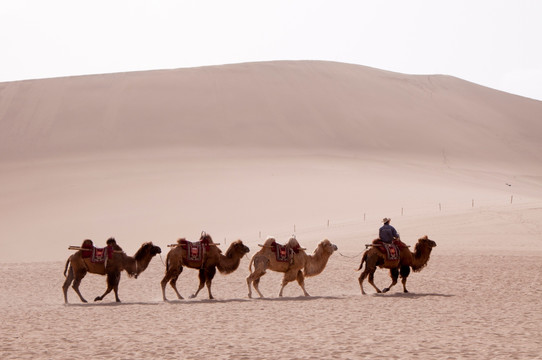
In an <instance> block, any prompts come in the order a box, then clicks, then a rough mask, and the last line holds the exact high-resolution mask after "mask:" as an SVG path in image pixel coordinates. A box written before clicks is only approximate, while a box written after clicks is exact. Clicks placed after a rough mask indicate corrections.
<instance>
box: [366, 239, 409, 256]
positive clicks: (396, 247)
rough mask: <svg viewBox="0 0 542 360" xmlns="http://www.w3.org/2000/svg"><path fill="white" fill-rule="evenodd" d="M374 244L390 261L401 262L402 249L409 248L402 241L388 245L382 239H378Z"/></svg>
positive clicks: (395, 241)
mask: <svg viewBox="0 0 542 360" xmlns="http://www.w3.org/2000/svg"><path fill="white" fill-rule="evenodd" d="M373 244H374V245H375V246H376V247H377V248H378V249H379V250H380V251H381V252H383V253H384V254H386V258H387V259H388V260H390V261H394V260H399V257H400V254H401V249H402V248H404V249H406V248H407V245H406V244H405V243H404V242H402V241H401V240H394V241H393V243H391V244H387V243H384V242H382V240H380V239H376V240H374V241H373Z"/></svg>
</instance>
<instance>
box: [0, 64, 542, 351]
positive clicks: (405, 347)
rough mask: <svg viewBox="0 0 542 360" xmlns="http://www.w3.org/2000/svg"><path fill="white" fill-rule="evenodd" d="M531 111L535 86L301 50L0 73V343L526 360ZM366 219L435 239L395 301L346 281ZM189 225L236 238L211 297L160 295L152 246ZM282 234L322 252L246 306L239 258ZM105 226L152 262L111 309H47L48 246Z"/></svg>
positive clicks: (95, 233)
mask: <svg viewBox="0 0 542 360" xmlns="http://www.w3.org/2000/svg"><path fill="white" fill-rule="evenodd" d="M540 119H542V102H540V101H535V100H531V99H527V98H522V97H519V96H515V95H512V94H507V93H503V92H499V91H496V90H493V89H489V88H485V87H482V86H479V85H476V84H473V83H469V82H466V81H464V80H461V79H457V78H454V77H451V76H444V75H428V76H419V75H418V76H414V75H406V74H397V73H391V72H387V71H382V70H378V69H374V68H367V67H363V66H359V65H351V64H342V63H331V62H320V61H296V62H291V61H279V62H265V63H247V64H234V65H224V66H213V67H202V68H193V69H176V70H164V71H149V72H136V73H122V74H106V75H93V76H80V77H68V78H57V79H45V80H29V81H20V82H9V83H0V173H1V174H2V176H1V177H0V219H1V220H0V221H1V226H0V248H1V250H2V251H1V252H0V267H1V269H2V271H1V274H2V276H1V277H0V289H1V290H2V291H0V314H1V319H2V322H1V325H0V334H1V335H0V358H2V359H38V358H39V359H65V358H70V359H84V358H120V359H147V358H186V359H196V358H197V359H201V358H209V359H276V358H287V359H317V358H321V359H328V358H337V359H353V358H367V359H373V358H392V359H406V358H419V359H435V358H450V359H527V358H528V359H531V358H542V355H540V350H541V349H542V341H541V340H540V339H541V338H542V337H541V335H542V325H541V324H542V312H541V311H540V304H541V291H542V290H541V288H540V283H541V279H540V274H541V272H542V262H541V260H542V235H541V231H542V155H541V154H542V122H541V121H540ZM383 217H391V218H392V225H393V226H395V227H396V228H397V230H398V231H399V233H400V234H401V238H402V239H403V241H404V242H405V243H407V244H408V245H412V246H413V245H414V244H415V243H416V241H417V239H418V238H420V237H422V236H423V235H428V236H429V238H431V239H433V240H434V241H436V243H437V247H436V248H434V249H433V252H432V254H431V258H430V260H429V263H428V266H427V267H426V268H424V269H423V270H422V271H421V272H417V273H411V275H410V277H409V279H408V283H407V286H408V289H409V291H410V292H409V293H408V294H405V293H403V292H402V288H401V286H400V284H399V285H397V286H396V287H394V288H392V290H391V291H390V292H389V293H386V294H376V293H375V292H374V290H373V289H372V288H370V287H369V285H368V284H367V283H366V284H365V289H366V291H367V292H368V294H367V295H364V296H362V295H361V292H360V288H359V284H358V280H357V279H358V277H359V274H360V272H358V271H356V269H357V267H358V265H359V262H360V258H361V254H362V252H363V250H364V249H365V246H364V245H365V244H367V243H369V242H371V240H373V239H374V238H376V237H377V236H378V228H379V226H380V225H381V219H382V218H383ZM201 231H206V232H207V233H209V234H211V236H213V239H214V240H215V241H216V242H220V243H221V245H220V247H221V248H222V250H223V251H225V249H226V248H227V246H228V244H229V243H231V242H232V241H234V240H236V239H242V240H243V242H244V243H245V244H246V245H248V246H249V247H250V249H251V252H250V254H249V256H248V257H246V258H243V259H242V261H241V265H240V267H239V269H238V270H237V271H236V272H234V273H233V274H229V275H221V274H217V275H216V277H215V279H214V281H213V294H214V296H215V298H216V299H215V300H208V299H207V294H206V291H202V292H201V293H200V294H199V296H198V297H197V298H195V299H185V300H171V301H169V302H163V301H162V295H161V290H160V280H161V279H162V276H163V274H164V263H163V261H165V259H166V255H167V251H168V247H167V245H168V244H171V243H174V242H175V241H176V239H177V238H179V237H186V238H188V239H189V240H192V241H195V240H197V239H198V238H199V234H200V233H201ZM291 234H295V235H296V237H297V239H298V241H299V242H300V243H301V245H302V246H305V247H306V248H308V252H312V250H313V249H314V248H315V247H316V245H317V244H318V243H319V242H320V241H321V240H323V239H325V238H327V239H329V240H330V241H331V242H333V243H334V244H336V245H337V246H338V251H337V252H336V253H334V254H333V255H332V256H331V258H330V260H329V263H328V265H327V267H326V269H325V270H324V272H323V273H322V274H320V275H318V276H316V277H311V278H308V279H306V281H305V284H306V288H307V291H308V292H309V293H310V294H311V296H310V297H304V296H302V295H303V293H302V291H301V289H300V288H299V286H298V285H297V284H296V283H295V282H294V283H290V284H289V285H288V286H287V287H286V288H285V293H284V295H285V296H284V297H282V298H279V297H277V295H278V291H279V289H280V282H281V274H278V273H268V274H266V275H265V276H264V277H263V278H262V281H261V283H260V289H261V290H262V292H263V294H264V295H265V298H264V299H258V298H253V299H249V298H248V297H247V285H246V282H245V278H246V277H247V276H248V274H249V270H248V263H249V259H250V256H252V255H253V254H254V253H255V252H256V251H258V250H259V246H258V244H261V243H263V241H264V240H265V238H266V237H267V236H270V235H271V236H275V237H276V238H277V239H278V240H279V242H286V241H287V239H288V238H289V237H290V236H291ZM110 236H114V237H115V238H116V239H117V242H118V243H119V244H120V245H121V246H122V247H123V248H124V250H126V252H127V253H128V254H129V255H132V254H133V253H134V252H135V251H136V250H137V249H138V248H139V246H140V245H141V244H142V243H143V242H146V241H152V242H153V243H154V244H156V245H159V246H160V247H161V248H162V251H163V253H162V256H161V257H155V258H154V259H153V261H152V262H151V264H150V266H149V268H148V269H147V271H146V272H144V273H143V274H142V275H141V276H140V277H139V278H138V279H133V278H128V276H126V274H123V275H122V279H121V283H120V291H119V296H120V298H121V300H122V303H120V304H117V303H115V302H114V296H113V295H112V294H110V295H108V296H107V297H106V298H105V299H104V300H103V301H102V302H100V303H88V304H83V303H81V302H80V301H79V299H78V298H77V296H76V294H75V293H74V292H73V290H72V289H70V290H69V292H68V299H69V302H70V303H69V304H68V305H64V303H63V296H62V289H61V286H62V283H63V281H64V276H63V275H62V271H63V269H64V264H65V261H66V259H67V258H68V257H69V256H70V255H71V254H72V251H70V250H68V246H69V245H80V244H81V242H82V241H83V240H84V239H86V238H90V239H92V240H93V241H94V242H95V244H96V245H97V246H104V245H105V241H106V239H107V238H108V237H110ZM389 281H390V279H389V275H388V271H387V270H383V269H379V270H377V273H376V276H375V282H376V284H377V285H378V286H379V287H380V288H383V287H385V286H387V285H388V284H389ZM105 285H106V284H105V278H104V277H101V276H99V275H92V274H89V275H87V276H86V277H85V278H84V279H83V282H82V285H81V291H82V293H83V295H85V297H86V298H87V299H89V300H91V299H93V298H94V297H95V296H97V295H101V294H102V293H103V291H104V290H105ZM178 287H179V289H180V291H181V293H182V294H183V296H184V297H185V298H188V296H189V295H190V294H192V293H193V292H194V291H195V290H196V288H197V272H196V271H195V270H192V269H185V271H184V272H183V273H182V274H181V276H180V277H179V281H178ZM167 295H168V298H169V299H174V298H175V297H174V293H173V291H172V289H171V288H169V287H168V288H167Z"/></svg>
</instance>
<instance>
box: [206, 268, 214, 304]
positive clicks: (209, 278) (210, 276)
mask: <svg viewBox="0 0 542 360" xmlns="http://www.w3.org/2000/svg"><path fill="white" fill-rule="evenodd" d="M215 274H216V267H214V266H213V267H212V268H209V269H208V271H207V280H206V281H205V285H207V290H208V291H209V299H214V297H213V294H211V284H212V283H213V278H214V277H215Z"/></svg>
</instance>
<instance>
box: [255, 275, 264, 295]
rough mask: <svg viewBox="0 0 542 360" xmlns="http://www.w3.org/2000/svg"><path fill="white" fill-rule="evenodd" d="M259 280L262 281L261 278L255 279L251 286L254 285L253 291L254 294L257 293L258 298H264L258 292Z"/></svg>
mask: <svg viewBox="0 0 542 360" xmlns="http://www.w3.org/2000/svg"><path fill="white" fill-rule="evenodd" d="M264 274H265V272H264ZM262 275H263V274H262ZM261 279H262V278H261V277H259V278H257V279H255V280H254V282H253V283H252V285H254V289H255V290H256V292H257V293H258V296H259V297H260V298H263V297H264V296H263V294H262V292H261V291H260V280H261Z"/></svg>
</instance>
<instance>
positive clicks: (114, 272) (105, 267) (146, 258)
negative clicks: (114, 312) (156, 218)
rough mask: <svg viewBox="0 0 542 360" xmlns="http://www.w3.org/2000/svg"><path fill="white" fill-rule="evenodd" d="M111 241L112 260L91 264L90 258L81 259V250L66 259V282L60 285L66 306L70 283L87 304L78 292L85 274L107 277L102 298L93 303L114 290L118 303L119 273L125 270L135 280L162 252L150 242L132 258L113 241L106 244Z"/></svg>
mask: <svg viewBox="0 0 542 360" xmlns="http://www.w3.org/2000/svg"><path fill="white" fill-rule="evenodd" d="M111 240H113V244H114V245H113V248H114V249H116V251H115V252H114V254H113V256H112V258H111V259H109V260H108V261H107V262H106V263H93V262H91V260H90V258H88V257H85V258H84V257H83V250H79V251H77V252H76V253H74V254H73V255H71V256H70V257H69V258H68V260H67V261H66V266H65V267H64V276H65V277H66V280H65V281H64V285H62V289H63V291H64V302H65V303H66V304H67V303H68V288H69V287H70V284H71V283H72V281H73V286H72V287H73V289H74V290H75V292H76V293H77V295H79V298H80V299H81V301H82V302H84V303H86V302H87V301H86V300H85V298H83V295H81V292H80V291H79V285H80V283H81V280H82V279H83V278H84V277H85V275H86V274H87V272H88V273H91V274H99V275H107V289H106V291H105V293H104V294H103V295H102V296H97V297H96V298H95V299H94V301H100V300H102V299H103V298H104V297H105V296H106V295H107V294H109V293H110V292H111V290H114V292H115V300H116V302H120V299H119V295H118V290H119V282H120V274H121V272H122V271H123V270H126V272H127V273H128V276H130V277H132V276H133V277H135V278H136V279H137V277H138V276H139V274H141V273H142V272H143V271H145V269H146V268H147V266H148V265H149V263H150V262H151V260H152V258H153V257H154V256H155V255H156V254H160V253H161V252H162V250H161V249H160V247H158V246H155V245H153V244H152V242H146V243H144V244H143V245H141V247H140V248H139V250H138V251H137V252H136V253H135V255H134V256H133V257H132V256H128V255H126V253H124V252H123V251H121V250H119V249H120V247H119V246H118V245H116V243H115V242H114V239H109V240H108V244H109V243H110V242H111ZM68 265H69V269H68ZM66 272H67V275H66Z"/></svg>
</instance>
